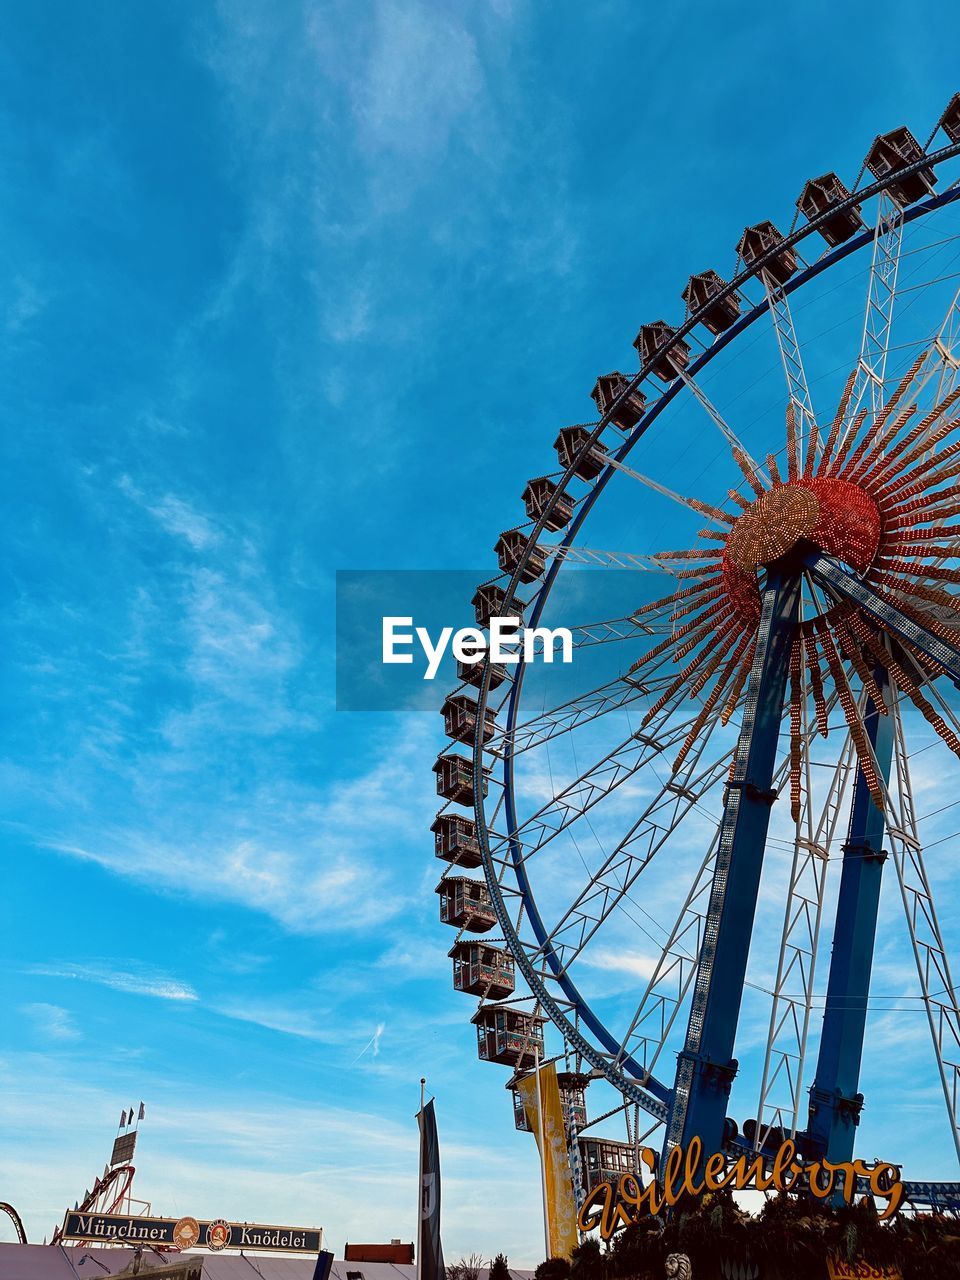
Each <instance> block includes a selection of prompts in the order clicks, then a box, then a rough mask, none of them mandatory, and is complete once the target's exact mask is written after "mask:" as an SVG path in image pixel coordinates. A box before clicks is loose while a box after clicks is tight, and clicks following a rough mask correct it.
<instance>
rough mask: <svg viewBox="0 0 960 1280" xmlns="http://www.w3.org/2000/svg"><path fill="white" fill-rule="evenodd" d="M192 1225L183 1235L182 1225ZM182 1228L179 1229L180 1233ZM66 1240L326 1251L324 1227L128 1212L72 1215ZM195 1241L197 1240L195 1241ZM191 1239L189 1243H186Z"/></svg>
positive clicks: (66, 1221)
mask: <svg viewBox="0 0 960 1280" xmlns="http://www.w3.org/2000/svg"><path fill="white" fill-rule="evenodd" d="M185 1223H186V1224H189V1227H190V1230H189V1231H188V1232H185V1231H184V1230H183V1224H185ZM178 1227H179V1228H181V1229H180V1230H179V1231H178ZM63 1235H64V1237H65V1238H66V1239H68V1240H91V1241H96V1242H98V1243H99V1242H100V1241H103V1242H104V1243H106V1242H108V1241H109V1242H110V1243H111V1244H119V1243H121V1242H122V1243H124V1244H127V1243H131V1244H134V1243H142V1244H161V1245H162V1244H168V1245H176V1246H177V1247H179V1248H184V1247H187V1248H201V1249H202V1248H212V1249H261V1250H264V1251H270V1252H273V1253H312V1254H318V1253H320V1252H321V1251H322V1250H323V1229H322V1228H321V1227H277V1226H264V1225H262V1224H259V1223H253V1222H224V1221H223V1219H217V1220H216V1221H210V1222H205V1221H203V1220H202V1219H199V1220H198V1219H196V1218H189V1219H185V1218H134V1217H130V1216H129V1215H127V1214H107V1213H78V1212H73V1213H68V1214H67V1216H66V1218H65V1219H64V1223H63ZM191 1237H193V1238H191ZM188 1240H189V1243H188Z"/></svg>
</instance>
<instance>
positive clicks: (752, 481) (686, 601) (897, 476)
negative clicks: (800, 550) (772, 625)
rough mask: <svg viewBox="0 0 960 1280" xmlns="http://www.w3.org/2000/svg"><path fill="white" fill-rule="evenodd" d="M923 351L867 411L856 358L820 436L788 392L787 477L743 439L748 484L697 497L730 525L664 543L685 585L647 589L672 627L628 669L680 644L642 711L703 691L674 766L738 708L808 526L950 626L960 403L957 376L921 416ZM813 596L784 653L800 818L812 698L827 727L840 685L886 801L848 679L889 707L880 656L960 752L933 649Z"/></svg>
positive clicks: (957, 622)
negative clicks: (776, 579)
mask: <svg viewBox="0 0 960 1280" xmlns="http://www.w3.org/2000/svg"><path fill="white" fill-rule="evenodd" d="M926 358H927V353H926V352H924V353H922V354H921V355H920V356H918V357H917V359H916V361H915V362H914V363H913V365H912V366H911V367H910V369H908V370H907V373H906V374H905V375H904V377H903V379H902V380H901V382H900V384H899V385H898V386H897V387H896V389H895V390H894V391H893V393H892V395H891V396H890V398H889V399H888V400H887V402H886V403H885V404H884V406H883V407H882V409H881V410H880V411H879V412H878V413H877V414H876V416H875V417H873V418H871V417H870V416H869V415H868V412H867V410H866V409H863V410H860V411H859V412H858V413H856V414H854V415H852V416H851V415H850V413H849V409H850V402H851V397H852V393H853V389H854V384H855V373H856V371H854V372H853V373H851V374H850V377H849V378H848V379H847V383H846V386H845V388H844V392H843V395H842V396H841V399H840V403H839V405H838V407H837V412H836V415H835V417H834V419H833V421H832V423H831V425H830V428H829V430H828V431H827V432H826V434H825V438H824V437H823V436H822V435H821V432H820V430H819V429H818V428H817V427H816V426H812V427H811V429H810V431H809V432H808V436H807V439H806V441H805V442H803V441H802V440H801V437H800V432H799V430H798V426H797V421H796V418H795V415H794V412H793V407H792V405H791V406H790V407H789V408H788V410H787V422H786V471H787V474H786V477H785V478H784V477H783V476H782V475H781V472H780V468H779V465H778V462H777V458H776V457H775V456H774V455H773V454H770V455H768V457H767V459H766V470H767V474H764V472H763V471H762V470H761V469H760V468H759V467H757V466H756V464H754V463H753V462H752V461H751V460H750V459H749V458H748V457H747V456H746V455H745V454H744V453H743V452H742V451H741V450H740V449H737V448H734V450H733V455H734V458H735V460H736V462H737V465H738V466H739V468H740V470H741V471H742V473H743V477H744V481H745V486H742V487H745V488H746V489H747V490H749V491H750V496H745V495H744V493H741V492H738V491H737V490H735V489H731V490H730V491H729V492H728V495H727V497H728V500H729V506H730V508H732V509H722V508H719V507H717V506H708V505H707V504H703V503H700V504H697V507H696V508H695V509H698V510H701V511H702V512H703V513H704V514H709V515H710V517H711V518H712V519H713V520H714V521H715V522H716V523H718V524H721V525H722V526H723V528H722V529H704V530H702V531H701V533H700V535H699V536H700V537H701V538H706V539H709V540H711V541H714V542H716V544H717V545H716V546H711V547H702V546H701V547H694V548H690V549H687V550H681V551H664V552H660V553H659V554H658V556H657V559H659V560H661V561H662V562H663V563H664V564H665V565H669V566H671V569H672V571H673V573H674V575H675V577H676V578H678V579H680V580H681V581H682V583H683V585H682V586H681V587H680V588H679V589H678V590H677V591H676V592H674V593H673V594H672V595H670V596H667V597H665V598H664V599H662V600H656V601H653V602H652V603H651V604H648V605H646V606H645V607H644V608H643V609H641V610H639V612H638V614H637V616H638V617H640V616H641V615H643V614H649V613H652V612H655V611H661V612H663V611H666V610H669V616H670V618H671V620H672V622H673V626H674V630H673V633H672V634H671V636H670V637H669V638H668V639H667V640H664V641H663V642H661V643H660V644H658V645H656V646H655V647H654V648H653V649H651V650H650V651H649V652H648V653H646V654H645V655H644V656H643V657H642V658H641V659H640V660H639V661H638V662H636V663H634V665H633V667H631V669H630V674H631V675H632V674H633V673H635V672H637V671H639V670H641V669H642V668H643V667H645V666H646V665H647V664H648V663H650V662H651V661H653V660H654V659H656V658H658V657H661V656H663V655H665V654H671V651H672V657H673V658H674V659H675V660H676V662H677V665H678V667H679V670H678V671H677V673H676V676H675V678H674V679H673V680H672V682H671V684H670V686H669V687H668V688H667V689H666V690H665V691H664V692H663V693H662V694H661V696H660V697H659V698H658V700H657V701H656V702H655V703H654V704H653V705H652V706H651V707H650V709H649V711H648V712H647V715H646V717H645V719H644V724H647V723H648V722H649V721H650V720H652V719H653V717H654V716H656V715H657V714H658V712H660V711H661V710H662V709H663V708H664V707H665V706H666V704H667V703H668V702H669V701H670V700H671V699H672V698H674V697H676V695H677V694H678V693H680V692H681V691H682V690H683V688H684V686H685V685H689V690H690V696H691V697H698V696H702V697H703V705H702V707H701V709H700V712H699V714H698V715H697V717H696V719H695V721H694V723H693V726H692V728H691V729H690V732H689V734H688V735H687V737H686V740H685V741H684V743H683V745H682V746H681V748H680V752H679V754H678V756H677V758H676V761H675V762H674V769H675V770H676V769H679V768H680V766H681V765H682V764H683V761H684V760H685V758H686V757H687V755H688V754H689V752H690V750H691V748H692V747H693V745H694V744H695V742H696V741H697V739H698V737H699V735H700V733H701V732H702V730H703V729H704V726H705V725H706V724H707V722H708V720H710V718H711V717H712V716H713V715H714V714H715V713H716V711H717V709H718V708H719V713H720V719H721V722H722V723H724V724H726V723H727V722H728V721H729V719H730V717H731V716H732V715H733V713H734V711H735V709H736V707H737V704H738V702H739V700H740V697H741V694H742V693H743V689H744V687H745V684H746V681H747V678H748V675H749V672H750V668H751V665H752V662H753V657H754V649H755V645H756V634H757V628H758V625H759V622H760V611H761V597H760V575H761V573H762V572H763V571H764V569H765V568H766V567H768V566H769V565H772V564H774V563H775V562H776V561H778V560H780V559H781V558H782V557H784V556H786V555H788V553H789V552H790V551H791V550H792V549H793V548H794V547H796V545H797V544H798V543H799V542H801V541H802V542H805V543H808V544H812V545H813V546H815V547H818V548H819V549H820V550H821V551H823V552H824V553H826V554H827V555H830V556H832V557H835V558H836V559H838V560H840V561H842V562H843V563H845V564H846V565H848V566H849V567H850V568H852V569H854V570H855V571H856V572H857V573H858V575H860V576H861V577H862V579H863V580H864V581H865V582H867V583H869V584H870V585H871V586H872V587H873V588H874V590H876V591H877V592H878V594H880V595H881V596H885V597H887V598H889V599H890V600H892V601H894V602H895V603H896V605H897V608H898V609H899V610H900V611H901V612H902V613H904V614H906V615H908V616H910V617H912V618H914V619H915V620H916V621H917V622H920V623H922V625H923V626H924V627H926V628H927V630H928V631H931V632H933V633H934V634H937V635H941V636H949V637H950V638H951V640H954V639H955V638H956V632H955V631H954V628H955V627H958V626H960V597H957V596H954V595H953V594H951V593H950V592H949V591H948V590H947V589H946V588H947V586H948V585H952V584H956V583H958V582H960V569H958V568H955V567H952V565H951V564H947V563H944V562H945V561H953V560H955V559H956V556H957V550H958V548H957V543H956V539H957V535H958V534H960V525H957V524H950V523H948V522H949V520H950V519H951V518H952V517H954V516H957V515H960V483H957V482H956V477H958V476H960V416H954V417H951V416H950V411H951V409H952V408H953V407H954V405H955V404H956V403H957V402H958V401H960V388H957V389H956V390H954V391H951V392H950V393H949V394H947V395H944V396H942V397H941V398H940V399H939V400H938V402H937V403H936V404H935V405H934V406H933V408H932V409H931V410H930V411H929V412H928V413H927V414H926V415H925V416H923V417H920V416H919V413H920V410H919V406H918V404H917V399H918V398H919V395H920V392H921V390H922V387H923V385H924V379H923V378H922V377H921V376H920V375H921V371H922V369H923V367H924V363H925V361H926ZM804 444H805V448H804V447H803V446H804ZM689 505H693V502H692V500H691V502H690V504H689ZM808 601H809V603H806V604H805V608H804V615H805V616H804V618H803V620H802V621H801V622H800V623H799V624H798V626H797V629H796V633H795V635H794V638H793V642H792V649H791V653H790V667H789V726H790V758H791V769H790V773H791V777H790V792H791V812H792V814H793V818H794V821H796V820H798V818H799V814H800V802H801V762H802V751H801V735H802V732H803V726H804V723H805V719H806V712H807V711H812V724H813V725H814V726H815V727H816V728H817V730H818V731H819V732H820V734H821V735H822V736H824V737H826V736H827V732H828V729H829V717H828V710H829V708H828V702H829V701H830V700H831V698H832V694H833V693H834V692H835V694H836V701H837V702H838V703H839V705H840V707H841V710H842V712H843V716H844V719H845V721H846V724H847V727H848V729H849V732H850V736H851V738H852V740H853V743H854V747H855V749H856V752H857V757H858V759H859V762H860V765H861V767H862V769H863V773H864V777H865V780H866V782H867V785H868V787H869V790H870V793H871V795H872V796H873V799H874V802H875V803H876V804H877V805H878V806H880V807H882V804H883V786H882V783H881V781H880V778H879V777H878V775H877V770H876V766H875V763H874V759H873V754H872V751H871V750H870V745H869V742H868V740H867V736H866V731H865V728H864V724H863V719H862V713H861V711H860V709H859V708H858V705H857V696H856V694H855V692H854V690H855V689H857V688H859V689H862V690H863V691H864V692H865V693H866V694H867V695H869V696H870V697H872V698H873V701H874V703H875V705H876V706H877V708H878V710H879V711H880V712H881V714H884V715H885V714H888V708H887V706H886V703H885V701H884V698H883V696H882V694H881V691H880V688H879V686H878V683H877V675H876V673H877V672H879V671H880V670H881V669H882V670H883V671H884V672H885V673H886V676H887V677H888V678H889V680H890V682H891V684H892V685H893V686H895V687H896V688H897V689H899V690H900V691H901V692H902V693H903V694H905V695H906V696H907V697H908V698H909V699H910V700H911V702H912V703H913V704H914V706H915V707H916V708H917V710H918V711H919V712H920V714H921V715H923V717H924V718H925V719H926V720H927V722H928V723H929V724H930V725H931V726H932V727H933V728H934V730H935V731H936V732H937V733H938V734H939V736H940V737H941V738H942V739H943V741H944V742H945V743H946V744H947V746H948V747H949V748H950V750H951V751H953V752H955V753H956V754H957V755H958V756H960V740H958V738H957V736H956V734H955V733H954V732H953V731H952V729H951V728H950V727H949V726H948V725H947V724H946V722H945V721H944V720H943V718H942V717H941V716H940V715H939V714H938V713H937V711H936V710H935V708H934V707H933V706H932V704H931V703H930V702H929V700H928V699H927V698H926V697H925V696H924V695H923V693H922V692H921V686H922V685H923V684H924V683H925V682H926V680H927V679H929V678H931V677H932V676H934V675H936V674H938V672H939V668H938V667H937V666H936V664H935V663H934V662H933V661H932V660H931V659H930V658H929V657H928V656H926V655H924V654H922V653H920V652H919V651H918V650H916V649H913V648H912V647H911V646H910V645H908V644H906V643H905V642H904V641H903V640H902V639H900V638H897V639H896V640H895V639H894V638H893V637H892V636H891V635H890V634H888V633H887V632H886V631H885V629H884V628H883V627H882V626H881V625H880V624H879V623H878V622H876V621H875V620H874V619H873V618H871V617H868V616H867V615H866V614H864V613H862V612H861V611H860V610H858V609H857V608H856V607H855V606H854V605H852V604H850V603H849V602H842V603H837V602H836V601H834V600H831V599H827V598H825V597H823V596H822V594H818V593H817V592H815V591H814V590H813V588H812V587H811V589H810V593H809V597H808ZM911 670H912V671H913V673H914V674H911Z"/></svg>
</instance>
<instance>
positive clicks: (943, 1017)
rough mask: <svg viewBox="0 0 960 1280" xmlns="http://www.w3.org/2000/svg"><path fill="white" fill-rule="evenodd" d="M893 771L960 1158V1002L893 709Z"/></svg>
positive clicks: (907, 897)
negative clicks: (924, 856)
mask: <svg viewBox="0 0 960 1280" xmlns="http://www.w3.org/2000/svg"><path fill="white" fill-rule="evenodd" d="M893 720H894V723H893V731H894V775H895V779H896V792H895V795H896V799H897V801H898V808H899V814H898V815H897V818H898V821H897V823H896V825H894V824H893V823H892V822H891V825H890V847H891V851H892V853H893V864H894V867H895V868H896V872H897V880H898V881H899V884H900V894H901V897H902V899H903V907H904V911H905V913H906V917H907V928H908V929H909V931H910V941H911V943H912V945H913V954H914V959H915V960H916V963H917V977H918V979H919V981H920V990H921V992H922V995H923V1004H924V1008H925V1009H926V1012H927V1021H928V1023H929V1026H930V1035H931V1037H932V1039H933V1047H934V1051H935V1053H936V1056H937V1067H938V1069H939V1072H940V1083H941V1085H942V1087H943V1096H944V1101H945V1102H946V1106H947V1116H948V1117H949V1120H950V1127H951V1130H952V1132H953V1143H954V1146H955V1147H956V1151H957V1158H958V1160H960V1007H958V992H957V988H956V987H955V986H954V982H953V975H952V973H951V972H950V963H949V960H948V959H947V952H946V948H945V947H944V944H943V935H942V934H941V932H940V921H939V920H938V918H937V911H936V907H935V906H934V901H933V893H932V892H931V889H930V881H929V880H928V878H927V868H926V866H925V864H924V858H923V847H922V845H921V844H920V839H919V833H918V830H917V819H916V813H915V811H914V805H913V788H912V785H911V782H910V765H909V760H908V756H907V749H906V742H905V740H904V735H903V725H902V722H901V719H900V713H899V709H898V708H896V707H895V708H894V711H893Z"/></svg>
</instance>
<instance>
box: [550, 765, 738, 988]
mask: <svg viewBox="0 0 960 1280" xmlns="http://www.w3.org/2000/svg"><path fill="white" fill-rule="evenodd" d="M731 755H732V749H730V750H728V751H725V752H723V754H722V755H721V756H719V757H718V758H717V759H714V760H712V761H711V762H710V763H709V764H708V765H706V766H705V767H699V768H698V767H697V766H698V764H699V756H698V757H697V759H695V760H693V761H691V762H690V763H689V765H688V767H687V769H686V770H685V771H684V773H683V774H682V775H680V776H679V777H671V779H670V780H669V781H668V782H665V783H662V784H661V786H660V787H659V788H658V790H657V792H656V793H655V795H654V796H653V797H652V799H651V800H650V801H649V802H648V803H647V805H646V807H645V809H644V811H643V813H642V815H641V816H640V818H639V819H637V821H636V822H634V823H633V824H632V826H631V827H630V830H629V831H628V832H627V834H626V835H625V836H624V837H623V838H622V839H621V840H620V841H619V842H618V843H617V845H616V846H615V848H614V849H612V850H611V852H610V853H609V854H608V855H607V856H606V857H605V858H604V860H603V862H602V864H601V866H600V867H599V869H598V870H597V871H596V872H595V873H594V874H593V875H592V876H591V878H590V880H589V882H588V883H587V884H586V885H585V886H584V888H583V889H582V890H581V892H580V893H579V894H578V896H577V897H576V899H575V900H574V902H573V904H572V905H571V906H570V907H568V908H567V910H566V911H565V912H564V914H563V916H562V917H561V919H560V920H559V921H558V923H557V924H556V925H555V927H554V928H553V929H552V930H551V931H550V933H549V934H548V935H547V937H546V939H545V940H544V941H543V942H542V943H541V944H540V950H541V951H543V952H544V953H546V952H548V951H549V952H550V953H552V954H553V955H554V956H555V957H556V958H557V960H558V962H559V965H560V968H561V971H562V972H565V971H566V970H568V969H569V968H570V966H571V965H572V964H573V963H574V962H575V961H576V960H577V959H578V958H579V956H580V955H581V954H582V952H583V951H584V949H585V948H586V947H587V946H588V945H589V944H590V943H591V942H592V941H593V939H594V937H595V936H596V934H597V933H598V932H599V930H600V929H601V928H602V927H603V925H604V924H605V923H606V921H607V920H609V919H610V917H611V915H612V914H613V912H614V911H615V910H616V909H617V908H618V907H620V906H621V904H622V903H623V901H624V900H625V899H628V898H629V895H630V892H631V890H632V889H633V887H634V885H635V884H636V881H637V880H638V878H639V877H640V875H641V874H642V873H643V872H644V871H645V870H646V868H647V867H648V866H649V865H650V863H651V862H652V861H653V859H654V858H655V857H656V855H657V854H658V853H659V852H660V851H661V850H662V849H663V848H664V847H665V846H666V845H667V844H668V842H669V840H670V839H671V837H672V836H673V834H674V833H675V831H676V830H677V828H678V827H679V826H680V824H681V823H682V822H683V820H684V819H685V818H686V816H687V815H688V814H689V813H690V812H692V811H693V810H694V809H696V808H697V807H698V806H699V804H700V803H701V801H702V800H703V797H704V796H705V795H706V794H707V793H708V792H709V791H710V790H711V789H712V788H713V787H714V786H716V784H717V783H718V782H721V781H722V780H723V779H724V777H726V775H727V773H728V772H729V766H730V757H731Z"/></svg>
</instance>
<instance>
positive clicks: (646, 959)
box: [582, 947, 657, 978]
mask: <svg viewBox="0 0 960 1280" xmlns="http://www.w3.org/2000/svg"><path fill="white" fill-rule="evenodd" d="M582 960H583V963H584V964H585V965H586V966H587V967H588V968H590V969H602V970H604V971H605V972H607V973H628V974H631V975H633V976H635V977H638V978H652V977H653V973H654V970H655V968H656V965H657V960H656V958H655V957H653V956H645V955H642V954H641V953H640V952H638V951H616V950H613V949H611V948H609V947H598V948H596V950H591V949H590V948H587V950H585V951H584V953H583V957H582Z"/></svg>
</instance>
